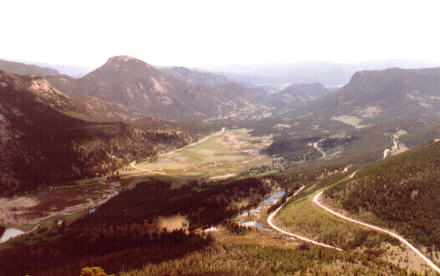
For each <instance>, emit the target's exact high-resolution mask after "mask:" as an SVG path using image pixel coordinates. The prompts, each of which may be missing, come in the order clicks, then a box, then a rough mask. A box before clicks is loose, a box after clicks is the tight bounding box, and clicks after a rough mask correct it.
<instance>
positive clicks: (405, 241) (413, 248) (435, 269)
mask: <svg viewBox="0 0 440 276" xmlns="http://www.w3.org/2000/svg"><path fill="white" fill-rule="evenodd" d="M322 193H323V192H319V193H317V194H316V195H315V197H313V202H314V203H315V204H316V205H317V206H318V207H320V208H322V209H323V210H324V211H326V212H328V213H330V214H332V215H334V216H336V217H338V218H341V219H343V220H347V221H349V222H352V223H355V224H358V225H361V226H364V227H367V228H370V229H373V230H375V231H378V232H382V233H385V234H387V235H389V236H391V237H393V238H395V239H398V240H399V241H400V242H401V243H403V244H405V245H406V246H407V247H408V248H409V249H411V250H412V251H413V252H414V253H416V254H417V255H418V256H419V257H420V258H422V259H423V261H424V262H425V263H426V264H427V265H428V266H429V267H431V268H432V269H433V270H434V271H436V272H437V273H440V268H439V267H438V266H437V265H435V264H434V263H433V262H432V261H431V260H430V259H428V257H426V256H425V255H423V253H422V252H420V251H419V250H418V249H417V248H415V247H414V246H413V245H412V244H410V243H409V242H408V241H407V240H406V239H404V238H403V237H401V236H399V235H397V234H396V233H393V232H391V231H389V230H386V229H383V228H380V227H377V226H374V225H371V224H368V223H365V222H362V221H359V220H355V219H352V218H349V217H347V216H344V215H342V214H340V213H338V212H336V211H334V210H332V209H330V208H328V207H327V206H324V205H323V204H322V203H321V202H319V198H320V197H321V195H322Z"/></svg>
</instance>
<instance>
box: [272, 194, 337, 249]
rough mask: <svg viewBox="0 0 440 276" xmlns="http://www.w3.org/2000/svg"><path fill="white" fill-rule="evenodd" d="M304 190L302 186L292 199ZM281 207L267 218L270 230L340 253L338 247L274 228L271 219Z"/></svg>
mask: <svg viewBox="0 0 440 276" xmlns="http://www.w3.org/2000/svg"><path fill="white" fill-rule="evenodd" d="M304 188H305V186H302V187H301V188H299V190H298V191H296V192H295V194H294V195H293V196H292V197H295V196H296V195H297V194H299V192H301V191H302V190H303V189H304ZM286 202H287V200H286ZM283 206H284V204H283V205H281V206H280V207H278V209H276V210H275V211H274V212H273V213H272V214H270V215H269V217H267V224H269V226H270V227H271V228H272V229H274V230H275V231H278V232H280V233H282V234H284V235H287V236H289V237H293V238H296V239H298V240H302V241H305V242H308V243H311V244H314V245H317V246H320V247H326V248H330V249H335V250H338V251H342V249H341V248H338V247H335V246H332V245H328V244H325V243H321V242H317V241H314V240H311V239H308V238H306V237H303V236H300V235H297V234H294V233H290V232H287V231H284V230H283V229H281V228H279V227H278V226H276V225H275V224H273V222H272V219H273V218H274V217H275V216H276V214H277V213H278V212H279V211H280V210H281V208H283Z"/></svg>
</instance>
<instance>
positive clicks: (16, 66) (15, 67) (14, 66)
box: [0, 60, 59, 76]
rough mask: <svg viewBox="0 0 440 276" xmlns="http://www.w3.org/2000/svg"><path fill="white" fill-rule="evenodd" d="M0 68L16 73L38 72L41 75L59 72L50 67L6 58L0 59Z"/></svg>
mask: <svg viewBox="0 0 440 276" xmlns="http://www.w3.org/2000/svg"><path fill="white" fill-rule="evenodd" d="M0 70H2V71H5V72H8V73H11V74H16V75H28V74H38V75H41V76H52V75H58V74H59V73H58V71H57V70H55V69H52V68H48V67H40V66H37V65H32V64H24V63H20V62H13V61H7V60H0Z"/></svg>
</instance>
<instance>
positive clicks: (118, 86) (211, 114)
mask: <svg viewBox="0 0 440 276" xmlns="http://www.w3.org/2000/svg"><path fill="white" fill-rule="evenodd" d="M181 71H182V70H180V71H179V72H181ZM167 72H168V74H171V70H170V69H167ZM172 72H173V74H174V75H175V76H176V72H177V71H176V70H173V71H172ZM168 74H164V73H162V72H161V71H159V70H157V69H155V68H154V67H152V66H151V65H149V64H147V63H145V62H144V61H141V60H138V59H135V58H131V57H127V56H119V57H113V58H110V59H109V60H108V61H107V62H106V63H105V64H104V65H103V66H101V67H100V68H98V69H96V70H94V71H93V72H91V73H89V74H87V75H85V76H84V77H82V78H79V79H74V78H72V77H69V76H66V75H55V76H50V77H48V78H47V79H48V81H49V82H50V83H51V84H52V85H53V86H54V87H56V88H57V89H59V90H61V91H64V92H66V93H68V94H69V95H72V96H75V97H90V96H91V97H100V98H103V99H106V100H109V101H112V102H114V103H118V104H121V105H122V106H124V107H127V108H128V109H130V110H131V111H132V112H134V113H139V114H141V115H142V116H153V117H158V118H163V119H168V120H180V121H181V120H194V119H202V120H212V119H245V118H251V117H254V116H258V115H259V114H261V113H262V112H264V110H268V109H269V108H268V107H267V106H266V105H265V104H264V103H263V102H261V101H259V100H258V97H261V96H262V95H265V92H264V91H262V90H259V89H248V88H244V87H241V86H240V85H238V84H235V83H230V82H224V83H220V84H219V85H216V86H210V85H200V84H195V82H196V81H193V82H189V81H182V80H179V79H176V78H173V77H170V76H169V75H168ZM179 74H180V77H179V76H177V77H178V78H180V79H187V78H191V77H183V76H182V75H181V73H179ZM194 75H195V73H192V76H194ZM198 82H199V83H200V82H202V81H201V80H199V81H198Z"/></svg>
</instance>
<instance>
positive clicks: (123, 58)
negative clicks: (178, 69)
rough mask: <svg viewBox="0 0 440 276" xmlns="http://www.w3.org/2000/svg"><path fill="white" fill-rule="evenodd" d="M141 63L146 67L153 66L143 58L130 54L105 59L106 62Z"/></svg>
mask: <svg viewBox="0 0 440 276" xmlns="http://www.w3.org/2000/svg"><path fill="white" fill-rule="evenodd" d="M132 62H133V63H142V64H143V65H145V66H146V67H148V68H153V67H152V66H151V65H150V64H148V63H146V62H145V61H143V60H140V59H137V58H134V57H130V56H124V55H122V56H114V57H111V58H109V59H108V60H107V62H106V64H126V63H132Z"/></svg>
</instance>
